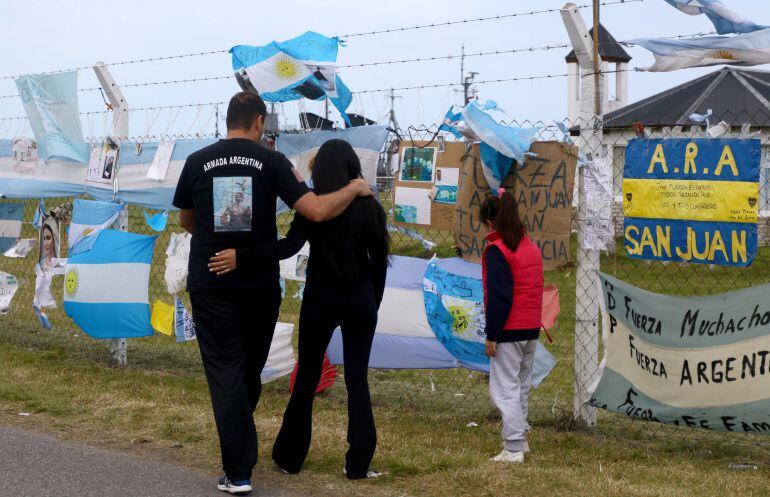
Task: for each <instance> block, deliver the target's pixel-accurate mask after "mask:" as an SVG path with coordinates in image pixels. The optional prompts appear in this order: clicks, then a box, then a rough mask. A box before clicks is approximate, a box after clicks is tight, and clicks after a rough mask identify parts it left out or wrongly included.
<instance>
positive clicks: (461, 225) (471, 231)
mask: <svg viewBox="0 0 770 497" xmlns="http://www.w3.org/2000/svg"><path fill="white" fill-rule="evenodd" d="M490 195H492V189H491V188H489V183H487V179H486V177H485V176H484V171H483V169H482V165H481V156H480V154H479V146H478V145H473V148H472V149H471V151H470V153H469V154H468V155H466V157H465V160H464V161H463V167H462V169H461V170H460V187H459V189H458V191H457V203H456V204H455V245H456V246H457V247H458V248H459V249H460V256H461V257H462V258H463V260H466V261H468V262H477V263H478V262H481V254H482V252H483V251H484V244H485V243H486V236H487V227H486V226H485V225H484V223H482V222H481V216H480V213H481V204H483V203H484V200H485V199H486V198H487V197H488V196H490Z"/></svg>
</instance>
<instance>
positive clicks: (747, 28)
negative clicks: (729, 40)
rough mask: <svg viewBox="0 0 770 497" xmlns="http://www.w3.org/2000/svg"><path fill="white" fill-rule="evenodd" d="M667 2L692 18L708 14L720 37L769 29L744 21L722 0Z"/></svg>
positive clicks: (677, 0)
mask: <svg viewBox="0 0 770 497" xmlns="http://www.w3.org/2000/svg"><path fill="white" fill-rule="evenodd" d="M666 2H667V3H669V4H670V5H672V6H674V7H676V8H677V9H679V10H681V11H682V12H684V13H685V14H689V15H691V16H697V15H700V14H706V16H708V18H709V19H710V20H711V22H712V23H714V27H715V28H716V30H717V33H719V34H720V35H723V34H728V33H751V32H752V31H759V30H762V29H767V28H768V26H762V25H759V24H756V23H754V22H752V21H749V20H748V19H744V18H743V17H741V16H739V15H738V14H736V13H735V12H733V11H732V10H730V9H728V8H727V7H725V4H723V3H722V2H721V1H720V0H666Z"/></svg>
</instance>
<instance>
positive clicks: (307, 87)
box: [230, 31, 353, 124]
mask: <svg viewBox="0 0 770 497" xmlns="http://www.w3.org/2000/svg"><path fill="white" fill-rule="evenodd" d="M339 44H340V40H339V38H336V37H335V38H329V37H326V36H323V35H321V34H318V33H314V32H312V31H308V32H307V33H304V34H302V35H300V36H298V37H296V38H292V39H291V40H287V41H282V42H277V41H274V42H272V43H269V44H267V45H263V46H259V47H254V46H248V45H237V46H234V47H233V48H231V49H230V53H231V54H232V62H233V70H234V71H235V74H236V77H237V78H238V79H239V84H241V86H242V87H244V89H248V88H249V87H250V86H251V87H253V88H254V90H256V91H257V92H259V94H260V96H261V97H262V98H263V99H264V100H265V101H266V102H287V101H290V100H297V99H300V98H303V97H304V98H309V99H311V100H323V99H324V98H329V99H330V100H331V102H332V103H333V104H334V106H335V107H336V108H337V109H338V110H339V111H340V114H342V117H343V119H345V121H346V122H347V123H348V124H349V120H348V117H347V114H346V113H345V109H347V108H348V106H349V105H350V103H351V102H352V100H353V96H352V94H351V92H350V90H349V89H348V87H347V86H345V85H344V84H343V83H342V80H341V79H340V77H339V76H338V75H337V74H336V67H335V64H336V62H337V48H338V46H339Z"/></svg>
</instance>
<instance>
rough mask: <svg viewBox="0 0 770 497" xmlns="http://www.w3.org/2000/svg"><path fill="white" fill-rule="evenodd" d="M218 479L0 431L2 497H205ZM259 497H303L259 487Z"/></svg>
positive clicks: (46, 438)
mask: <svg viewBox="0 0 770 497" xmlns="http://www.w3.org/2000/svg"><path fill="white" fill-rule="evenodd" d="M215 483H216V480H215V478H212V477H211V476H207V475H203V474H200V473H197V472H195V471H192V470H190V469H186V468H182V467H179V466H174V465H172V464H165V463H159V462H152V461H145V460H142V459H139V458H137V457H134V456H132V455H129V454H124V453H119V452H112V451H106V450H101V449H95V448H93V447H88V446H85V445H80V444H75V443H70V442H63V441H60V440H57V439H55V438H53V437H50V436H47V435H42V434H40V433H35V432H29V431H25V430H21V429H17V428H3V427H0V495H2V496H3V497H33V496H35V497H37V496H40V497H49V496H51V497H54V496H55V497H90V496H100V497H101V496H110V497H177V496H179V497H198V496H201V497H206V496H219V497H223V496H224V495H227V494H223V493H221V492H217V490H216V487H215ZM253 495H254V496H255V497H261V496H265V497H266V496H271V497H299V496H296V494H292V493H289V492H286V491H282V490H269V489H265V488H255V490H254V492H253Z"/></svg>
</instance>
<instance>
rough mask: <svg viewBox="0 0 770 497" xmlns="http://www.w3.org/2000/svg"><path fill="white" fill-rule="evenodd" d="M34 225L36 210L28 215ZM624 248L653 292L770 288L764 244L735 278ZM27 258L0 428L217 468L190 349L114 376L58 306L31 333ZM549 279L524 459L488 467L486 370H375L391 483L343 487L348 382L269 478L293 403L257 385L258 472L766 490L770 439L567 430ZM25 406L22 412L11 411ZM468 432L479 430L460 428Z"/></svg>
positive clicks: (605, 263) (432, 485)
mask: <svg viewBox="0 0 770 497" xmlns="http://www.w3.org/2000/svg"><path fill="white" fill-rule="evenodd" d="M30 204H31V203H30ZM130 212H131V216H130V219H131V227H130V230H131V231H134V232H143V233H147V228H146V226H145V225H144V221H143V219H142V217H141V210H139V209H136V208H132V209H131V211H130ZM31 217H32V216H31V210H30V212H27V216H25V219H31ZM284 221H285V220H284ZM169 223H170V225H169V228H168V229H167V230H166V231H165V232H164V233H162V234H161V235H160V237H159V239H158V242H157V244H156V249H155V250H156V257H157V259H156V260H158V261H160V260H161V258H162V256H163V252H164V251H165V248H166V245H167V243H168V235H169V231H178V227H177V225H176V217H175V216H172V217H171V218H170V219H169ZM284 225H285V222H284ZM24 229H25V232H24V236H27V237H29V236H33V235H34V233H35V232H34V231H32V228H31V226H28V225H27V226H25V228H24ZM423 234H424V236H425V237H426V238H427V239H429V240H432V241H434V242H436V243H438V244H439V247H438V252H439V256H441V257H446V256H451V255H452V249H451V240H450V237H449V236H448V233H436V232H424V233H423ZM393 236H394V247H395V248H396V251H397V253H398V254H401V255H412V256H423V257H424V256H427V255H428V254H427V253H426V252H425V250H424V249H423V247H422V246H421V245H420V243H419V242H418V241H415V240H412V239H410V238H408V237H405V236H404V235H401V234H394V235H393ZM574 245H575V244H574V240H573V249H574ZM619 248H620V250H618V252H617V254H610V255H606V256H604V257H602V270H603V271H605V272H607V273H609V274H612V275H615V276H617V277H619V278H621V279H624V280H627V281H631V282H633V283H634V284H636V285H638V286H640V287H643V288H646V289H649V290H653V291H659V292H664V293H670V294H679V295H694V294H707V293H716V292H722V291H727V290H730V289H733V288H740V287H745V286H748V285H753V284H759V283H763V282H767V281H770V250H768V249H761V250H760V254H759V256H758V258H757V260H756V261H755V262H754V264H753V265H752V267H750V268H747V269H738V268H724V267H714V268H709V267H708V266H698V265H679V264H668V265H665V266H664V265H661V264H648V263H646V262H643V261H633V260H630V259H628V258H626V257H625V256H624V255H623V252H622V247H619ZM32 259H33V255H30V257H29V258H27V259H22V260H10V259H0V263H2V266H0V269H1V270H4V271H7V272H10V273H12V274H15V275H16V276H17V277H19V280H20V288H19V291H18V293H17V295H16V297H15V299H14V308H13V310H12V312H11V314H9V315H7V316H0V365H2V380H0V424H7V425H19V426H22V427H25V428H29V429H37V430H42V431H47V432H53V433H54V434H56V435H58V436H60V437H63V438H67V439H74V440H81V441H84V442H86V443H91V444H96V445H102V446H108V447H114V448H119V449H123V450H128V451H131V452H137V453H140V454H142V455H145V456H147V457H150V458H157V459H163V460H167V461H172V462H178V463H181V464H185V465H189V466H191V467H194V468H197V469H200V470H203V471H206V472H209V473H211V474H212V475H214V474H216V473H217V472H218V468H219V462H218V457H219V456H218V446H217V441H216V438H215V430H214V425H213V419H212V415H211V408H210V401H209V397H208V391H207V388H206V384H205V380H204V378H203V374H202V371H201V367H200V360H199V358H198V350H197V345H196V344H195V343H194V342H193V343H186V344H177V343H175V341H174V339H173V338H171V337H165V336H161V335H156V336H154V337H150V338H146V339H137V340H130V341H129V356H128V357H129V366H128V367H126V368H115V367H112V366H111V365H110V363H109V354H108V347H107V343H106V342H104V341H96V340H92V339H90V338H88V337H87V336H85V335H84V334H83V333H82V332H80V331H78V330H76V328H74V326H73V325H72V324H71V323H70V322H69V320H68V319H67V318H66V316H64V314H63V312H62V311H61V310H60V309H56V310H52V311H51V312H50V313H49V314H50V317H51V320H52V321H53V323H54V326H55V329H54V330H52V331H45V330H41V329H39V328H38V327H37V325H36V323H35V322H34V316H33V314H32V312H31V309H30V306H29V303H30V302H31V300H32V289H33V287H34V277H32V276H30V275H31V274H32V271H31V269H32V264H33V263H34V261H33V260H32ZM163 267H164V266H163V264H162V262H159V263H156V264H154V265H153V273H152V279H151V285H150V295H151V299H154V298H161V299H163V300H165V301H166V302H170V301H171V297H170V296H169V295H168V294H167V293H166V291H165V285H164V283H163ZM546 280H547V282H548V283H553V284H556V285H557V286H558V287H559V290H560V294H561V309H562V312H561V315H560V317H559V321H558V324H557V327H556V330H555V331H554V333H553V335H554V339H555V343H554V344H551V345H549V350H550V351H551V352H552V353H553V354H554V355H555V356H556V357H557V359H558V363H557V365H556V367H555V369H554V370H553V372H552V373H551V375H550V376H549V377H548V378H547V379H546V380H545V382H544V383H543V385H541V387H540V389H539V390H537V391H535V392H534V393H533V397H532V404H531V414H530V420H531V422H532V424H533V427H534V429H533V432H532V433H531V437H530V439H531V444H532V447H533V453H532V454H531V456H530V457H529V459H528V461H527V463H526V464H524V465H522V466H514V467H511V466H500V465H496V464H494V463H491V462H488V461H487V459H488V458H489V457H490V456H492V455H494V454H495V453H497V452H498V451H499V448H500V434H499V432H500V428H501V423H500V418H499V414H498V413H497V411H496V410H495V409H494V408H493V407H492V405H491V403H490V401H489V398H488V394H487V392H486V388H487V385H486V380H485V379H484V377H483V376H482V375H480V374H478V373H473V372H469V371H467V370H459V369H458V370H448V371H433V372H429V371H382V370H373V371H371V374H370V384H371V387H372V398H373V403H374V409H375V417H376V420H377V425H378V431H379V445H378V449H377V453H376V454H375V460H374V463H373V468H374V469H378V470H380V471H384V472H385V473H386V475H385V476H383V477H382V478H379V479H377V480H371V481H363V482H355V483H350V482H348V481H347V480H346V479H345V478H344V477H343V476H342V474H341V468H342V464H343V456H344V451H345V450H346V443H345V433H344V428H345V423H346V417H345V402H346V399H345V392H344V387H343V385H342V383H341V381H340V382H338V383H337V384H336V385H335V386H334V387H333V388H332V389H331V390H330V391H329V392H327V393H325V394H323V395H322V396H320V397H319V398H318V399H317V402H316V410H315V418H314V419H315V425H314V440H313V445H312V448H311V451H310V455H309V457H308V460H307V462H306V465H305V471H304V472H303V473H302V474H301V475H299V476H285V475H281V474H279V473H277V472H276V471H275V470H274V469H273V466H272V463H271V461H270V459H269V453H270V449H271V447H272V441H273V439H274V437H275V435H276V432H277V430H278V427H279V424H280V420H281V416H282V414H283V410H284V408H285V405H286V402H287V401H288V387H287V383H288V382H287V380H286V378H283V379H281V380H278V381H276V382H273V383H270V384H268V385H266V387H265V390H264V394H263V398H262V401H261V403H260V405H259V407H258V409H257V413H256V416H255V418H256V421H257V427H258V431H259V434H260V437H261V440H262V441H263V443H262V445H261V446H260V458H261V459H260V463H259V465H258V467H257V474H256V476H257V478H259V479H262V480H265V481H267V482H274V483H276V484H279V485H283V486H290V487H295V488H297V489H300V490H302V491H304V492H306V493H308V494H310V495H329V496H332V495H335V496H336V495H366V496H370V497H377V496H390V495H393V496H401V495H415V496H418V495H419V496H423V495H424V496H437V497H438V496H442V497H443V496H448V495H477V496H483V495H490V496H493V495H494V496H499V495H511V494H518V493H522V494H525V495H533V496H534V495H588V494H596V495H643V496H646V495H649V496H658V495H664V496H667V495H671V496H680V495H698V496H706V497H708V496H719V497H723V496H726V495H727V496H733V495H770V485H768V481H770V472H769V471H768V469H767V467H768V466H770V438H759V437H748V436H736V435H733V436H727V435H720V434H713V433H709V432H704V431H690V430H687V429H678V430H675V429H672V428H668V427H664V426H660V425H654V424H645V423H643V422H637V421H633V420H629V419H626V418H624V417H621V416H617V415H609V414H605V413H600V415H599V426H598V427H597V428H596V429H593V430H590V431H589V430H581V429H576V428H575V427H574V424H573V423H572V422H571V410H572V378H573V372H572V364H573V342H574V336H573V331H574V303H575V270H574V268H572V267H567V268H565V269H563V270H560V271H549V272H547V273H546ZM295 291H296V286H295V285H294V284H293V283H289V284H288V285H287V292H286V295H287V298H285V299H284V303H283V306H282V310H281V317H280V319H281V320H282V321H287V322H296V316H297V313H298V310H299V303H300V302H299V300H297V299H294V298H292V296H293V295H294V293H295ZM54 294H55V295H57V298H58V300H59V301H61V280H60V279H57V280H54ZM19 412H29V413H31V416H29V417H20V416H18V413H19ZM470 422H475V423H477V424H478V426H477V427H468V426H467V425H468V423H470ZM179 444H181V447H179V446H178V445H179ZM172 446H174V447H176V448H171V447H172ZM0 453H1V452H0ZM741 461H751V462H754V463H757V464H759V465H760V466H762V469H760V470H758V471H745V472H743V471H734V470H729V469H728V465H729V463H731V462H741Z"/></svg>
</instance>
